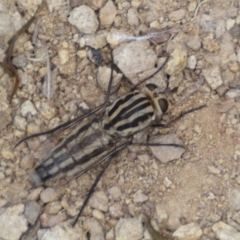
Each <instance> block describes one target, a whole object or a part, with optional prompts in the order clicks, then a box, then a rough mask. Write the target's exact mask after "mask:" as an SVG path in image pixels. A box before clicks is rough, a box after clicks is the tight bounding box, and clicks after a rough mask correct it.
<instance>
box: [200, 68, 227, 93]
mask: <svg viewBox="0 0 240 240" xmlns="http://www.w3.org/2000/svg"><path fill="white" fill-rule="evenodd" d="M203 75H204V77H205V79H206V81H207V83H208V84H209V86H210V87H211V89H212V90H216V89H217V88H218V87H220V86H221V85H222V83H223V81H222V77H221V73H220V70H219V67H218V66H216V67H213V68H208V69H203Z"/></svg>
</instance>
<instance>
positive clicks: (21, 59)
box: [12, 54, 28, 85]
mask: <svg viewBox="0 0 240 240" xmlns="http://www.w3.org/2000/svg"><path fill="white" fill-rule="evenodd" d="M12 62H13V65H14V66H16V67H17V68H24V67H26V66H27V64H28V60H27V58H26V55H25V54H19V55H18V56H16V57H14V58H13V60H12ZM23 82H24V85H25V81H23ZM23 82H22V78H21V84H23Z"/></svg>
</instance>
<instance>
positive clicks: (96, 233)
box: [83, 218, 105, 240]
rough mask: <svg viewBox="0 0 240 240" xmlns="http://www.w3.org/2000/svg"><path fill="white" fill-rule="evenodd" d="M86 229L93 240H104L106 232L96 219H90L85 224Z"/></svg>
mask: <svg viewBox="0 0 240 240" xmlns="http://www.w3.org/2000/svg"><path fill="white" fill-rule="evenodd" d="M83 226H84V228H85V229H88V232H89V234H90V236H91V239H97V240H104V239H105V238H104V232H103V228H102V226H101V224H100V223H99V222H98V221H97V220H96V219H94V218H88V219H87V220H85V221H84V222H83Z"/></svg>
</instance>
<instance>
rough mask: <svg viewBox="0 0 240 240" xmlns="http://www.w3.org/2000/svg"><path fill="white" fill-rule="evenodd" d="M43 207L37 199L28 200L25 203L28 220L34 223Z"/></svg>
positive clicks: (25, 214) (25, 213)
mask: <svg viewBox="0 0 240 240" xmlns="http://www.w3.org/2000/svg"><path fill="white" fill-rule="evenodd" d="M40 210H41V207H40V206H39V204H38V203H36V202H35V201H27V202H26V204H25V210H24V216H25V217H26V219H27V221H28V222H29V223H30V224H31V225H34V224H35V222H36V220H37V217H38V216H39V214H40Z"/></svg>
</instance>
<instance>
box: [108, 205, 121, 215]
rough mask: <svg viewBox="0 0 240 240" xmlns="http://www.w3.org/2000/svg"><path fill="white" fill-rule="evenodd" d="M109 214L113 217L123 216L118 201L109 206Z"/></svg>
mask: <svg viewBox="0 0 240 240" xmlns="http://www.w3.org/2000/svg"><path fill="white" fill-rule="evenodd" d="M109 212H110V215H111V216H112V217H113V218H120V217H122V216H123V211H122V205H121V204H120V203H114V204H113V205H112V206H110V207H109Z"/></svg>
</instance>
